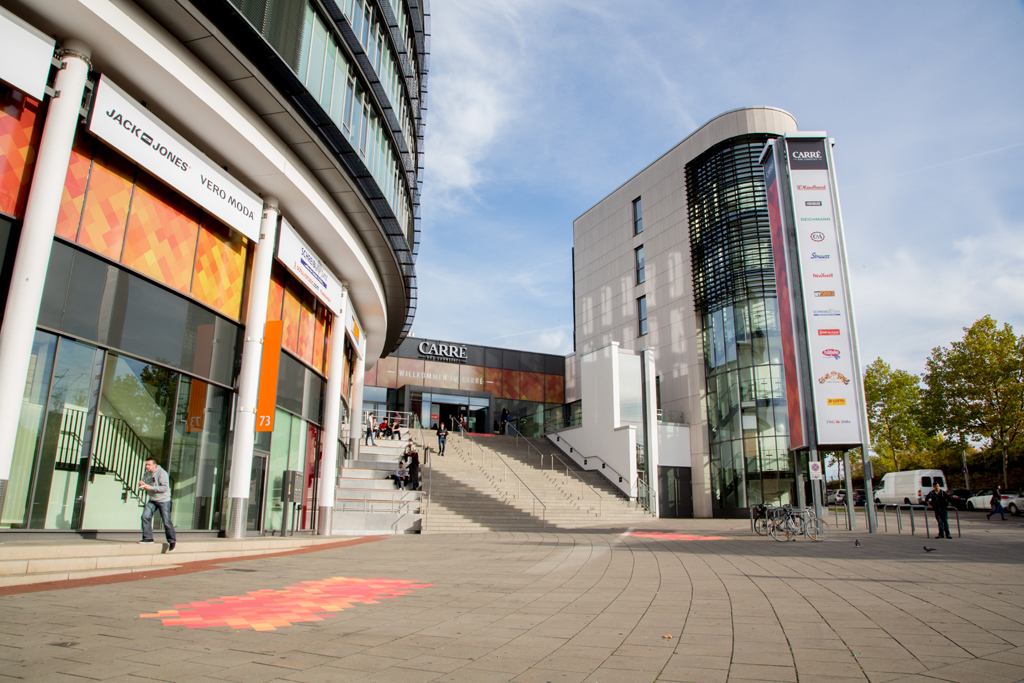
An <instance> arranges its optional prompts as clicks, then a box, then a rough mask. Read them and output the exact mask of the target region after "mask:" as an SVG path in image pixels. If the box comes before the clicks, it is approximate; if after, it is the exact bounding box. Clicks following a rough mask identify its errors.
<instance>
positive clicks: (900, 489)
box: [874, 470, 946, 505]
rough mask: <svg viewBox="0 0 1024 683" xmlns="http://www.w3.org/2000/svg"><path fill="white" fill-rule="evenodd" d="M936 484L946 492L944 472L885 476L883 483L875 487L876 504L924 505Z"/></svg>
mask: <svg viewBox="0 0 1024 683" xmlns="http://www.w3.org/2000/svg"><path fill="white" fill-rule="evenodd" d="M936 482H938V484H939V487H940V488H942V490H943V491H945V490H946V475H945V474H943V473H942V470H910V471H909V472H890V473H889V474H886V475H883V476H882V481H881V483H880V484H879V485H878V486H876V487H875V491H874V493H875V502H876V503H883V504H898V505H902V504H907V505H923V504H924V497H925V496H927V495H928V492H929V491H931V490H932V486H934V485H935V483H936Z"/></svg>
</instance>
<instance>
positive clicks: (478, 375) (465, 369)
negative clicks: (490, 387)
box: [459, 365, 486, 391]
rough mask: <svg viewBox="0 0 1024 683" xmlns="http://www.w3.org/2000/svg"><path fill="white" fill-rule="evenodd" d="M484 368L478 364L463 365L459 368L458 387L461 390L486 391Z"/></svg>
mask: <svg viewBox="0 0 1024 683" xmlns="http://www.w3.org/2000/svg"><path fill="white" fill-rule="evenodd" d="M484 386H485V385H484V369H483V368H482V367H480V366H479V365H463V366H460V368H459V389H460V390H461V391H486V389H485V388H484Z"/></svg>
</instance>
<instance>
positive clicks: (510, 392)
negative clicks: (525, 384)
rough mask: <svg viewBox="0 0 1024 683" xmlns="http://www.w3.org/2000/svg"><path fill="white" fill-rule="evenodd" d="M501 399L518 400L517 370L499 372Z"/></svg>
mask: <svg viewBox="0 0 1024 683" xmlns="http://www.w3.org/2000/svg"><path fill="white" fill-rule="evenodd" d="M501 373H502V376H501V388H502V392H501V397H502V398H511V399H515V400H518V399H519V371H518V370H502V371H501Z"/></svg>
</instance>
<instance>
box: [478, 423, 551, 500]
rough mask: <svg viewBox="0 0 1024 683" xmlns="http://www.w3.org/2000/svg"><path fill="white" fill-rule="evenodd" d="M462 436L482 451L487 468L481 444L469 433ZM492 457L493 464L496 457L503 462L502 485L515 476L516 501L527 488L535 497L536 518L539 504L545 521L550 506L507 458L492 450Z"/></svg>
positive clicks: (481, 455) (481, 461) (482, 459)
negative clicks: (510, 474)
mask: <svg viewBox="0 0 1024 683" xmlns="http://www.w3.org/2000/svg"><path fill="white" fill-rule="evenodd" d="M462 436H463V437H464V438H467V439H469V442H470V443H471V444H473V445H474V446H476V447H477V449H478V450H479V451H480V467H481V468H483V467H484V466H485V465H484V458H485V457H486V456H487V454H486V453H485V452H484V449H483V448H481V446H480V444H478V443H477V442H476V439H474V438H473V437H472V436H471V435H470V433H469V432H463V433H462ZM490 455H491V458H492V463H493V458H494V457H497V458H498V460H500V461H501V464H502V468H503V469H502V473H501V481H502V483H504V482H505V481H506V480H507V477H508V473H509V472H511V473H512V476H514V477H515V478H516V499H519V498H521V497H522V494H523V489H524V488H525V489H526V490H527V491H528V492H529V493H530V495H531V496H533V516H534V517H536V516H537V503H540V507H541V513H540V518H541V519H545V518H546V516H547V511H548V506H547V505H545V504H544V501H543V500H541V498H540V496H538V495H537V494H536V493H535V492H534V490H533V489H531V488H530V485H529V484H527V483H526V482H525V481H523V478H522V477H520V476H519V475H518V474H517V473H516V471H515V470H514V469H513V468H511V467H510V466H509V464H508V461H506V460H505V458H503V457H501V454H500V453H496V452H494V451H493V450H492V451H491V453H490ZM469 463H470V464H471V465H472V464H473V450H472V449H470V451H469Z"/></svg>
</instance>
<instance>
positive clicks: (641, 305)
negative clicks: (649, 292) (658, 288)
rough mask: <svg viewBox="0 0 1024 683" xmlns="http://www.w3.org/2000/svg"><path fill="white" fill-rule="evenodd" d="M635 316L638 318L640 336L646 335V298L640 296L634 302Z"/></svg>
mask: <svg viewBox="0 0 1024 683" xmlns="http://www.w3.org/2000/svg"><path fill="white" fill-rule="evenodd" d="M636 311H637V316H639V318H640V336H641V337H642V336H644V335H645V334H647V297H646V296H642V297H640V298H639V299H637V300H636Z"/></svg>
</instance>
